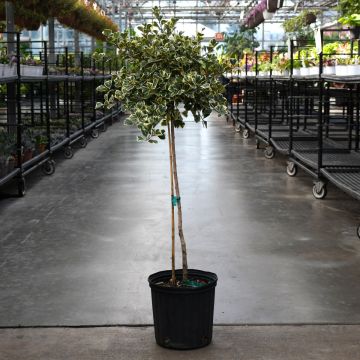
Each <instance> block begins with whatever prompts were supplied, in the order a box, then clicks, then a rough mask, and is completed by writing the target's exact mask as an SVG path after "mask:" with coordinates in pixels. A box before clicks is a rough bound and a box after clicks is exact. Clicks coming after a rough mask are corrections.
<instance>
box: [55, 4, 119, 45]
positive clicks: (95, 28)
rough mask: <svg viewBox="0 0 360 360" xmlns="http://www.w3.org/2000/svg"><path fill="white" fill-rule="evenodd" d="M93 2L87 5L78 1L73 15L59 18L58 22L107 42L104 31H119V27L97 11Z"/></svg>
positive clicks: (72, 12)
mask: <svg viewBox="0 0 360 360" xmlns="http://www.w3.org/2000/svg"><path fill="white" fill-rule="evenodd" d="M92 4H93V3H92V2H89V3H88V5H85V3H84V2H83V1H80V0H78V1H77V3H76V6H75V8H74V9H73V11H71V13H69V14H66V15H64V16H58V17H57V19H58V21H59V22H60V23H61V24H63V25H65V26H68V27H71V28H73V29H75V30H78V31H81V32H83V33H85V34H88V35H90V36H93V37H96V38H97V39H99V40H105V37H104V35H103V34H102V31H103V30H104V29H110V30H112V31H117V30H118V27H117V25H116V24H115V23H114V22H113V21H112V20H111V19H110V18H108V17H107V16H105V15H103V14H102V13H100V12H99V11H97V10H95V9H94V7H93V6H92Z"/></svg>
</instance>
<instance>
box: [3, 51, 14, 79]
mask: <svg viewBox="0 0 360 360" xmlns="http://www.w3.org/2000/svg"><path fill="white" fill-rule="evenodd" d="M14 75H16V57H15V56H12V55H9V54H8V53H7V49H6V47H5V46H3V47H1V48H0V76H3V77H7V76H14Z"/></svg>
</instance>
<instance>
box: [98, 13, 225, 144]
mask: <svg viewBox="0 0 360 360" xmlns="http://www.w3.org/2000/svg"><path fill="white" fill-rule="evenodd" d="M153 14H154V18H155V20H154V21H153V22H152V23H151V24H144V25H142V26H139V28H138V29H139V31H140V33H141V34H140V35H133V36H131V37H130V33H129V31H128V30H127V31H125V32H123V33H119V32H113V31H111V30H105V31H104V35H105V36H106V37H107V41H108V42H109V43H110V44H112V45H115V46H116V47H117V48H118V57H119V64H120V70H119V71H118V72H117V74H115V75H113V76H112V79H111V80H107V81H105V83H104V84H103V85H101V86H99V87H98V91H100V92H103V93H104V103H98V104H97V108H99V107H102V106H105V107H106V108H111V107H112V106H114V105H115V103H116V102H121V104H122V107H123V109H124V110H125V111H128V112H130V114H131V115H130V116H129V118H128V119H127V124H131V125H136V126H137V127H138V129H139V130H140V131H141V134H142V135H141V136H139V137H138V139H139V140H146V141H150V142H156V140H155V139H154V138H159V139H164V138H165V130H164V129H162V128H161V127H159V126H160V125H162V126H165V125H167V124H168V123H169V122H170V121H172V122H173V123H174V126H175V127H177V128H179V127H184V126H185V123H184V120H183V116H185V117H186V116H187V115H188V113H192V115H193V117H194V120H195V121H196V122H199V121H201V120H203V119H204V118H206V117H207V116H209V115H210V113H211V111H212V110H215V111H217V112H218V113H219V114H225V113H226V112H227V105H226V100H225V98H224V97H223V93H224V87H223V85H221V83H220V82H219V77H220V76H221V75H222V74H223V71H224V69H223V67H222V66H221V65H220V64H219V62H218V61H217V59H216V55H215V52H214V48H215V45H216V42H215V41H211V43H210V44H209V46H207V47H206V48H204V49H203V51H204V53H203V54H202V49H201V40H202V39H203V35H202V34H200V33H198V34H197V35H196V37H195V38H190V37H188V36H185V35H183V34H182V33H177V32H176V31H175V26H176V22H177V19H174V18H173V19H171V20H169V21H167V20H165V19H163V17H162V16H161V14H160V9H159V8H157V7H155V8H154V9H153ZM104 56H105V55H104V54H103V53H95V54H94V57H95V59H97V60H100V59H101V58H103V57H104ZM180 104H183V106H184V110H183V111H182V112H180V110H179V105H180Z"/></svg>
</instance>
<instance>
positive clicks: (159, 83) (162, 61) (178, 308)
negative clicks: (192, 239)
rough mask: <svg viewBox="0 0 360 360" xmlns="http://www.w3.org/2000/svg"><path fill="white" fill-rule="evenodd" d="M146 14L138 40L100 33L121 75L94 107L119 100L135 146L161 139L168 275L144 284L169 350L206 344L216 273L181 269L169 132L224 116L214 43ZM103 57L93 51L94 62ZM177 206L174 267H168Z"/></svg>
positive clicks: (106, 87) (184, 263) (184, 259)
mask: <svg viewBox="0 0 360 360" xmlns="http://www.w3.org/2000/svg"><path fill="white" fill-rule="evenodd" d="M153 15H154V21H153V22H152V23H149V24H144V25H142V26H139V27H138V29H139V32H140V35H133V36H130V33H129V30H126V31H125V32H123V33H119V32H113V31H111V30H106V31H104V35H105V36H106V37H107V42H108V43H109V44H112V45H114V46H115V47H116V48H117V49H118V56H119V66H120V70H119V71H118V72H117V74H114V75H113V76H112V79H111V80H106V81H105V82H104V84H103V85H101V86H100V87H99V88H98V90H99V91H101V92H103V93H104V102H103V103H98V104H97V108H101V107H103V106H104V107H105V108H111V107H112V106H114V105H115V104H116V103H117V102H121V105H122V108H123V110H125V111H126V112H128V113H130V116H129V117H128V118H127V120H126V123H127V124H130V125H135V126H136V127H137V128H138V129H139V130H140V132H141V135H140V136H139V137H138V140H140V141H148V142H150V143H155V142H157V139H160V140H163V139H165V137H166V136H167V139H168V145H169V162H170V199H169V200H170V201H169V205H170V207H171V224H172V228H171V244H172V252H171V254H172V255H171V259H172V261H171V270H166V271H160V272H158V273H155V274H152V275H150V277H149V284H150V287H151V291H152V302H153V315H154V325H155V337H156V341H157V343H158V344H159V345H161V346H164V347H168V348H176V349H190V348H198V347H202V346H206V345H208V344H209V343H210V342H211V338H212V322H213V307H214V295H215V286H216V283H217V276H216V275H215V274H214V273H211V272H206V271H200V270H194V269H189V268H188V263H187V249H186V243H185V236H184V231H183V222H182V206H181V205H182V204H181V197H180V188H179V181H178V172H177V157H176V147H175V133H176V129H178V128H182V127H184V126H185V122H184V117H187V116H188V115H190V114H191V115H192V116H193V118H194V120H195V122H201V121H204V119H205V118H206V117H207V116H209V115H210V113H211V112H212V111H213V110H215V111H217V112H218V113H219V114H226V113H227V103H226V99H225V98H224V96H223V94H224V86H223V85H221V83H220V82H219V78H220V77H221V75H222V74H223V73H224V70H225V69H224V68H223V66H222V65H221V64H219V62H218V61H217V58H216V54H215V51H214V48H215V46H216V42H215V41H211V42H210V44H209V45H208V46H207V47H205V48H202V47H201V41H202V39H203V35H202V34H200V33H198V34H197V35H196V36H195V38H190V37H188V36H185V35H183V33H177V32H176V23H177V20H176V19H174V18H173V19H171V20H168V21H167V20H165V19H164V18H163V16H162V15H161V12H160V9H159V8H157V7H155V8H154V9H153ZM104 56H105V54H101V53H97V54H95V58H96V59H99V58H100V59H101V58H103V57H104ZM180 105H181V107H183V108H182V109H180V108H179V106H180ZM176 209H177V230H178V235H179V239H180V244H181V253H182V269H181V270H175V245H174V243H175V210H176Z"/></svg>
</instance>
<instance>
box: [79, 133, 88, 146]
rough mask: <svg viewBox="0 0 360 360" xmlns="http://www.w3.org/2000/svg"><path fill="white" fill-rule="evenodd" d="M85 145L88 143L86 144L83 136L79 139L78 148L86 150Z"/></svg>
mask: <svg viewBox="0 0 360 360" xmlns="http://www.w3.org/2000/svg"><path fill="white" fill-rule="evenodd" d="M87 143H88V142H87V139H86V137H85V136H84V137H82V138H81V139H80V147H81V148H86V146H87Z"/></svg>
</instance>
